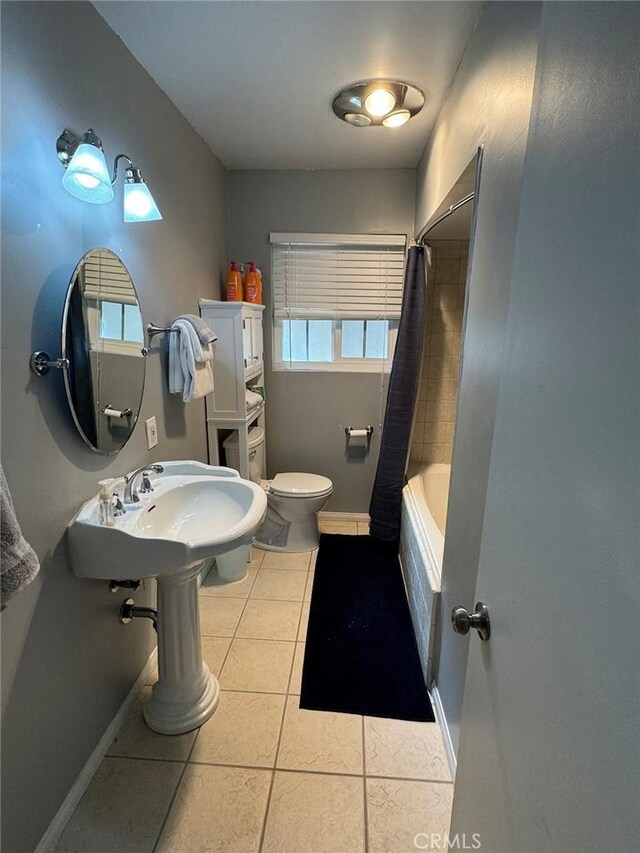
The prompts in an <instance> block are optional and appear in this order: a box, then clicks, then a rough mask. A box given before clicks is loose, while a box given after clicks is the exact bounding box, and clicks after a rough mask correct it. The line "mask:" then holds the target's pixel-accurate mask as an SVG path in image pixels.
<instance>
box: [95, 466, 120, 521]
mask: <svg viewBox="0 0 640 853" xmlns="http://www.w3.org/2000/svg"><path fill="white" fill-rule="evenodd" d="M116 481H117V477H111V478H110V479H109V480H100V481H99V483H98V485H99V486H100V524H102V525H103V526H104V527H113V525H114V524H115V515H114V512H113V484H114V483H115V482H116Z"/></svg>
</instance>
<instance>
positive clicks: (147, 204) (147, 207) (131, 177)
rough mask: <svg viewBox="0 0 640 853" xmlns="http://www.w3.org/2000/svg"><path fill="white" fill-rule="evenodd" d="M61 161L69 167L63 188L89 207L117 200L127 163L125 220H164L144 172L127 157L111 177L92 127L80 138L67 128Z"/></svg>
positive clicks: (58, 149)
mask: <svg viewBox="0 0 640 853" xmlns="http://www.w3.org/2000/svg"><path fill="white" fill-rule="evenodd" d="M56 153H57V154H58V159H59V160H60V162H61V163H62V165H63V166H64V168H65V173H64V177H63V178H62V186H63V187H64V188H65V190H66V191H67V192H68V193H69V194H70V195H72V196H74V197H75V198H79V199H80V200H81V201H86V202H89V204H108V203H109V202H110V201H112V200H113V185H114V184H115V182H116V180H117V178H118V162H119V161H120V160H126V161H127V168H126V173H125V179H124V221H125V222H152V221H154V220H156V219H162V215H161V213H160V211H159V210H158V205H157V204H156V203H155V201H154V200H153V196H152V195H151V193H150V192H149V188H148V187H147V184H146V182H145V180H144V178H143V177H142V172H141V171H140V169H138V168H137V167H136V166H134V165H133V163H132V161H131V158H130V157H128V156H127V155H126V154H118V156H117V157H116V158H115V160H114V162H113V177H111V176H110V175H109V169H108V167H107V161H106V160H105V156H104V152H103V150H102V140H101V139H100V137H99V136H97V135H96V133H95V131H94V130H93V129H92V128H89V130H88V131H87V132H86V133H84V134H83V135H82V137H77V136H76V135H75V134H74V133H73V132H72V131H70V130H68V129H65V130H64V131H63V132H62V133H61V134H60V136H59V137H58V140H57V142H56Z"/></svg>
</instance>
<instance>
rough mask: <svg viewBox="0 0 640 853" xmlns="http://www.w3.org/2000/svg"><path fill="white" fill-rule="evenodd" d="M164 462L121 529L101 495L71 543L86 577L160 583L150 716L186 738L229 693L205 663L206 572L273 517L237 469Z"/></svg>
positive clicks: (152, 723)
mask: <svg viewBox="0 0 640 853" xmlns="http://www.w3.org/2000/svg"><path fill="white" fill-rule="evenodd" d="M161 464H162V465H163V467H164V473H163V474H161V475H160V476H158V477H156V478H155V479H154V480H153V486H154V491H153V492H151V493H150V494H146V495H140V498H141V500H140V502H139V503H138V504H136V505H134V506H130V505H128V506H127V507H126V509H127V512H126V513H125V515H122V516H119V517H117V518H116V519H115V524H114V526H113V527H106V526H103V525H101V524H100V507H99V501H98V496H97V495H96V497H94V498H91V499H90V500H88V501H87V502H86V503H84V504H83V505H82V506H81V507H80V509H79V511H78V513H77V514H76V516H75V518H74V519H73V520H72V521H71V523H70V524H69V527H68V539H69V551H70V556H71V563H72V566H73V570H74V572H75V574H76V575H78V576H79V577H83V578H94V579H103V580H128V579H141V578H153V577H155V578H157V580H158V671H159V679H158V681H157V683H156V684H155V685H154V687H153V692H152V696H151V699H150V700H149V702H148V703H147V704H146V705H145V706H144V709H143V713H144V718H145V720H146V723H147V725H148V726H149V728H151V729H153V730H154V731H156V732H160V733H162V734H181V733H183V732H188V731H191V730H192V729H195V728H197V727H198V726H201V725H202V724H203V723H204V722H205V721H206V720H207V719H208V718H209V717H210V716H211V715H212V714H213V712H214V711H215V709H216V707H217V704H218V699H219V694H220V688H219V686H218V682H217V680H216V679H215V678H214V676H213V675H212V674H211V673H210V672H209V668H208V667H207V665H206V664H205V663H204V661H203V660H202V650H201V641H200V612H199V607H198V573H199V569H200V566H201V565H202V562H203V561H204V560H207V559H209V558H211V557H215V556H217V555H219V554H223V553H225V552H227V551H232V550H234V549H235V548H239V547H240V546H241V545H245V544H247V543H249V542H250V541H251V539H252V538H253V534H254V532H255V531H256V529H257V528H258V527H259V525H260V524H261V523H262V520H263V518H264V516H265V513H266V509H267V498H266V495H265V493H264V491H263V490H262V489H261V488H260V487H259V486H257V485H256V484H255V483H252V482H250V481H248V480H243V479H241V478H240V476H239V475H238V474H237V473H236V472H235V471H233V470H232V469H230V468H219V467H214V466H210V465H203V464H202V463H201V462H164V463H161ZM123 487H124V481H123ZM116 489H117V485H116ZM122 493H123V489H121V490H120V494H121V495H122Z"/></svg>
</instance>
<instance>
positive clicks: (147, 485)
mask: <svg viewBox="0 0 640 853" xmlns="http://www.w3.org/2000/svg"><path fill="white" fill-rule="evenodd" d="M151 471H155V473H156V474H162V472H163V471H164V468H163V467H162V465H142V467H140V468H136V470H135V471H132V472H131V473H130V474H125V478H124V482H125V486H124V503H126V504H136V503H138V501H139V500H140V495H139V494H138V491H140V492H141V493H142V494H143V495H145V494H148V493H149V492H152V491H153V486H152V485H151V480H150V479H149V474H150V473H151ZM138 474H142V485H141V486H140V489H139V490H138V489H135V488H134V486H135V482H136V477H137V476H138Z"/></svg>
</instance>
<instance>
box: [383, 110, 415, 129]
mask: <svg viewBox="0 0 640 853" xmlns="http://www.w3.org/2000/svg"><path fill="white" fill-rule="evenodd" d="M410 118H411V113H410V112H409V110H396V111H395V112H393V113H389V115H387V116H385V117H384V118H383V119H382V124H383V125H384V126H385V127H402V125H403V124H406V123H407V122H408V121H409V119H410Z"/></svg>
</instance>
